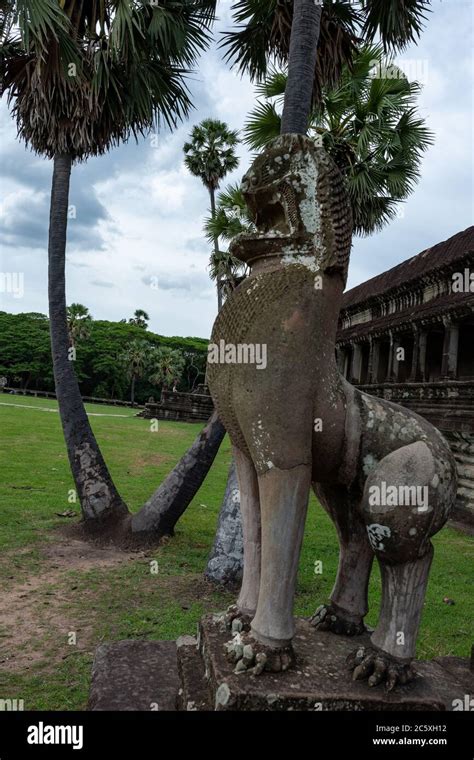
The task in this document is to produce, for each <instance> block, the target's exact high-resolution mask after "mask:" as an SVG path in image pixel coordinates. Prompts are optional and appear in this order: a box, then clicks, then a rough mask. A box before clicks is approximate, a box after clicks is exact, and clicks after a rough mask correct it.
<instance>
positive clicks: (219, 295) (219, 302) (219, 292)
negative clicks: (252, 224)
mask: <svg viewBox="0 0 474 760" xmlns="http://www.w3.org/2000/svg"><path fill="white" fill-rule="evenodd" d="M209 195H210V196H211V216H212V219H213V220H214V219H215V218H216V191H215V190H214V188H213V187H210V188H209ZM214 253H215V255H216V256H219V240H218V238H217V237H214ZM221 309H222V283H221V278H220V277H218V278H217V310H218V311H220V310H221Z"/></svg>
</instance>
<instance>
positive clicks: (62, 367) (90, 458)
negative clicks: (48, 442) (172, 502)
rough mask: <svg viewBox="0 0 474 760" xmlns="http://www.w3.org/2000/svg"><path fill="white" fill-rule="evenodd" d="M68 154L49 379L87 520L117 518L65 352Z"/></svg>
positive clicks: (54, 246)
mask: <svg viewBox="0 0 474 760" xmlns="http://www.w3.org/2000/svg"><path fill="white" fill-rule="evenodd" d="M71 165H72V160H71V156H70V155H66V154H58V155H56V156H55V158H54V169H53V184H52V190H51V211H50V220H49V245H48V260H49V271H48V295H49V318H50V334H51V353H52V358H53V371H54V381H55V385H56V397H57V400H58V405H59V413H60V416H61V423H62V427H63V432H64V438H65V441H66V446H67V452H68V456H69V462H70V465H71V470H72V474H73V478H74V482H75V484H76V489H77V494H78V497H79V500H80V503H81V507H82V514H83V517H84V520H85V521H86V523H88V524H89V525H91V524H92V523H95V524H96V525H97V524H98V523H99V521H100V523H102V522H103V521H104V520H105V519H106V518H114V519H117V520H119V519H121V518H122V517H123V516H124V515H126V514H127V513H128V509H127V507H126V505H125V504H124V502H123V501H122V499H121V497H120V495H119V493H118V491H117V489H116V488H115V486H114V484H113V482H112V479H111V477H110V474H109V471H108V469H107V466H106V464H105V462H104V460H103V458H102V454H101V452H100V449H99V447H98V445H97V441H96V440H95V437H94V434H93V432H92V429H91V426H90V424H89V419H88V417H87V414H86V411H85V409H84V404H83V401H82V397H81V392H80V390H79V384H78V382H77V378H76V373H75V371H74V365H73V363H72V361H71V360H70V357H69V334H68V326H67V313H66V278H65V267H66V231H67V212H68V203H69V180H70V175H71Z"/></svg>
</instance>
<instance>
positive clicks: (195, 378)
mask: <svg viewBox="0 0 474 760" xmlns="http://www.w3.org/2000/svg"><path fill="white" fill-rule="evenodd" d="M82 309H84V307H81V305H80V304H72V306H71V307H69V309H68V323H69V331H70V343H71V347H73V349H74V354H75V359H74V368H75V370H76V374H77V377H78V379H79V385H80V388H81V393H82V395H83V396H95V397H97V398H107V399H124V400H127V399H130V398H131V394H132V393H133V396H134V400H135V402H136V403H139V404H142V403H145V401H147V400H148V398H149V397H150V396H154V397H155V398H159V395H160V393H161V389H162V388H170V389H172V388H173V387H176V388H177V389H178V390H179V391H183V392H190V391H192V390H194V389H195V387H196V386H197V385H198V384H199V383H203V382H204V378H205V369H206V358H207V341H206V340H204V339H201V338H180V337H176V338H174V337H173V338H169V337H165V336H163V335H157V334H155V333H152V332H150V331H149V330H148V329H146V328H145V329H144V325H143V324H140V323H138V324H137V322H136V321H134V320H129V321H128V322H126V321H125V320H123V321H122V322H108V321H105V320H94V319H92V318H91V317H90V315H89V314H88V311H87V309H85V312H83V311H82ZM74 354H73V355H74ZM0 376H4V377H6V378H7V382H8V385H9V386H10V387H14V388H19V389H25V390H26V389H29V390H44V391H54V378H53V367H52V361H51V345H50V336H49V320H48V318H47V317H46V316H45V315H44V314H38V313H35V312H29V313H25V314H8V313H7V312H4V311H2V312H0Z"/></svg>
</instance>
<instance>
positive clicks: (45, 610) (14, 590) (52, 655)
mask: <svg viewBox="0 0 474 760" xmlns="http://www.w3.org/2000/svg"><path fill="white" fill-rule="evenodd" d="M14 404H15V405H17V406H13V405H14ZM22 407H23V408H22ZM28 407H33V408H31V409H30V408H28ZM55 408H56V402H55V401H52V400H49V399H34V398H26V397H20V396H7V395H6V394H4V395H2V394H0V430H1V448H0V462H1V483H0V516H1V518H0V549H1V551H0V583H1V587H2V595H1V596H2V599H3V602H2V601H0V698H3V699H5V698H12V699H13V698H17V699H23V700H24V703H25V709H53V710H58V709H83V708H84V707H85V705H86V700H87V693H88V683H89V677H90V668H91V663H92V658H93V653H94V650H95V647H96V646H97V645H98V644H99V643H100V642H102V641H104V640H105V641H110V640H117V639H122V638H142V639H158V638H164V639H174V638H176V637H177V636H178V635H180V634H184V633H193V632H194V631H195V627H196V622H197V620H198V619H199V617H200V616H201V615H202V614H203V613H204V612H207V611H217V610H220V609H223V608H224V607H225V606H227V605H228V604H229V603H230V601H231V599H232V597H231V596H230V595H229V594H228V593H224V592H222V591H220V590H216V589H214V588H212V587H210V586H209V584H207V583H206V582H204V581H203V579H202V573H203V570H204V567H205V564H206V558H207V555H208V553H209V550H210V547H211V545H212V540H213V536H214V531H215V526H216V520H217V513H218V509H219V505H220V503H221V500H222V495H223V492H224V487H225V481H226V475H227V469H228V465H229V463H230V445H229V442H228V440H227V439H226V440H225V441H224V444H223V445H222V447H221V450H220V451H219V454H218V457H217V459H216V463H215V465H214V466H213V468H212V469H211V472H210V473H209V475H208V477H207V479H206V482H205V483H204V485H203V487H202V488H201V490H200V492H199V493H198V495H197V497H196V498H195V499H194V501H193V503H192V504H191V506H190V507H189V508H188V510H187V512H186V513H185V515H184V516H183V518H182V519H181V521H180V522H179V524H178V526H177V532H176V536H175V537H174V538H173V539H172V540H171V541H169V542H168V543H166V544H165V545H163V546H162V547H160V548H159V549H157V550H154V551H151V552H147V553H144V552H138V553H135V554H130V553H129V554H125V553H120V552H111V551H109V552H108V554H107V557H108V560H107V561H101V556H102V555H101V550H97V549H95V550H94V552H93V553H92V555H91V556H90V557H89V559H87V557H86V559H84V556H83V554H84V552H82V554H81V551H82V549H81V548H80V547H79V549H78V548H77V546H76V545H75V546H73V547H72V548H71V547H67V546H65V548H64V551H63V548H62V547H63V544H64V542H65V541H66V539H64V537H63V535H62V533H61V532H60V531H59V530H58V529H59V528H60V526H63V525H64V523H65V522H68V521H67V520H65V518H61V517H57V516H56V513H58V512H63V511H64V510H66V509H71V508H72V509H75V510H76V511H77V512H79V507H78V505H77V504H71V503H69V502H68V492H69V490H70V489H73V481H72V478H71V475H70V472H69V466H68V461H67V456H66V451H65V447H64V442H63V438H62V432H61V426H60V420H59V415H58V414H57V413H56V412H54V411H46V410H48V409H55ZM87 410H88V412H90V413H91V415H104V416H91V423H92V426H93V429H94V432H95V434H96V436H97V439H98V441H99V442H100V445H101V447H102V450H103V453H104V455H105V458H106V460H107V462H108V464H109V467H110V470H111V473H112V476H113V478H114V480H115V483H116V485H117V487H118V489H119V491H120V492H121V494H122V496H123V497H124V499H125V500H126V502H127V503H128V505H129V508H130V509H131V510H132V511H136V510H137V509H139V508H140V506H141V505H142V504H143V503H144V502H145V501H146V499H147V498H148V497H149V496H150V494H151V493H152V492H153V491H154V490H155V488H156V487H157V486H158V485H159V483H160V481H161V480H162V479H163V477H164V476H165V475H166V474H167V473H168V472H169V470H170V469H171V468H172V466H173V465H174V464H175V462H176V461H178V459H179V458H180V456H181V455H182V453H183V452H184V451H185V450H186V448H187V447H188V446H189V444H190V443H191V442H192V441H193V440H194V438H195V436H196V434H197V433H198V432H199V429H200V426H199V425H190V424H185V423H182V424H180V423H167V422H162V423H160V427H159V431H158V432H150V425H149V422H148V421H146V420H143V419H138V418H136V417H134V412H132V411H131V410H129V409H126V408H121V407H103V406H97V405H96V406H93V405H88V406H87ZM114 415H120V416H114ZM122 415H123V416H122ZM69 522H70V521H69ZM66 543H67V542H66ZM77 543H78V542H76V544H77ZM434 543H435V549H436V551H435V559H434V562H433V567H432V572H431V577H430V584H429V588H428V594H427V600H426V607H425V611H424V615H423V621H422V627H421V632H420V636H419V644H418V656H419V657H421V658H431V657H435V656H437V655H448V654H455V655H462V656H467V655H468V653H469V651H470V647H471V643H472V619H473V606H474V601H473V595H472V560H473V554H474V551H473V546H474V541H473V539H472V538H469V537H467V536H465V535H463V534H461V533H458V532H456V531H454V530H451V529H448V528H445V529H444V530H443V531H442V532H441V533H440V534H439V535H438V536H436V537H435V539H434ZM57 547H59V550H60V551H59V550H58V551H56V549H57ZM55 551H56V554H55ZM105 551H106V553H107V550H105ZM61 552H62V554H61ZM69 553H70V554H69ZM112 554H114V555H115V556H112V557H111V556H110V555H112ZM104 556H105V555H104ZM58 557H59V558H58ZM337 557H338V547H337V539H336V535H335V531H334V528H333V526H332V524H331V523H330V521H329V519H328V518H327V516H326V514H325V513H324V512H323V510H322V509H321V508H320V507H319V506H318V505H317V504H316V502H315V500H314V498H312V500H311V505H310V510H309V515H308V520H307V526H306V533H305V541H304V546H303V552H302V556H301V562H300V573H299V580H298V595H297V600H296V613H297V614H299V615H308V614H310V613H311V612H313V611H314V609H315V607H316V606H317V605H318V604H319V603H320V602H322V601H324V600H325V599H326V598H327V597H328V595H329V593H330V590H331V587H332V584H333V582H334V578H335V572H336V567H337ZM109 560H110V561H109ZM153 560H157V561H158V565H159V572H158V574H153V573H152V572H151V566H150V562H151V561H153ZM317 560H321V561H322V563H323V573H322V574H321V575H316V574H315V572H314V568H315V562H316V561H317ZM444 597H449V598H451V599H453V600H454V602H455V604H454V605H447V604H445V603H444V602H443V598H444ZM379 599H380V579H379V574H378V570H377V569H375V571H374V573H373V577H372V579H371V584H370V613H369V616H368V622H369V624H371V625H374V624H375V623H376V620H377V611H378V605H379ZM2 603H3V607H2ZM71 632H74V633H76V637H77V642H76V644H75V645H71V644H69V643H68V641H69V639H68V636H69V633H71ZM2 662H3V664H2Z"/></svg>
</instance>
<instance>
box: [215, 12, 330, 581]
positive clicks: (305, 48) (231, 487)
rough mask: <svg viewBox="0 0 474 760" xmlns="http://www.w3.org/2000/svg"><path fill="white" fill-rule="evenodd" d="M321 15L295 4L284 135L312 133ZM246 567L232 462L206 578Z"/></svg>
mask: <svg viewBox="0 0 474 760" xmlns="http://www.w3.org/2000/svg"><path fill="white" fill-rule="evenodd" d="M321 11H322V8H321V6H319V7H318V6H317V5H316V3H315V2H314V0H295V2H294V10H293V23H292V27H291V41H290V58H289V64H288V81H287V85H286V90H285V105H284V109H283V116H282V124H281V133H282V134H285V133H287V132H295V133H300V134H306V132H307V131H308V123H309V116H310V112H311V103H312V99H313V82H314V71H315V67H316V56H317V47H318V40H319V31H320V22H321ZM243 563H244V555H243V542H242V517H241V513H240V492H239V488H238V480H237V475H236V472H235V463H234V462H232V465H231V469H230V471H229V477H228V480H227V488H226V491H225V495H224V500H223V502H222V506H221V509H220V513H219V521H218V526H217V532H216V536H215V539H214V545H213V547H212V551H211V554H210V556H209V560H208V563H207V567H206V572H205V576H206V578H208V580H212V581H214V582H216V583H220V584H222V583H225V584H229V585H233V584H235V583H237V582H238V581H239V580H240V579H241V577H242V571H243Z"/></svg>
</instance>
